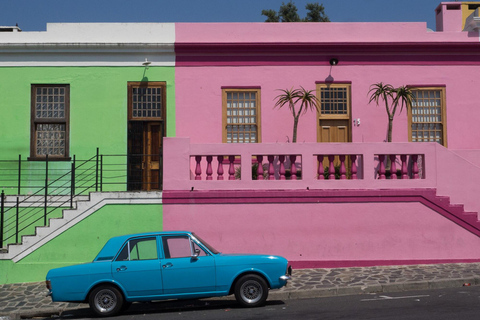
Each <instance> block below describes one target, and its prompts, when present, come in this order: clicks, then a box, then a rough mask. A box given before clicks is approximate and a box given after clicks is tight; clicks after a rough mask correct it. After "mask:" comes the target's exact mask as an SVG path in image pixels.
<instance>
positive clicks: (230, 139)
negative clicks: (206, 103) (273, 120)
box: [222, 89, 260, 143]
mask: <svg viewBox="0 0 480 320" xmlns="http://www.w3.org/2000/svg"><path fill="white" fill-rule="evenodd" d="M222 103H223V125H224V130H223V142H225V143H257V142H260V89H223V102H222Z"/></svg>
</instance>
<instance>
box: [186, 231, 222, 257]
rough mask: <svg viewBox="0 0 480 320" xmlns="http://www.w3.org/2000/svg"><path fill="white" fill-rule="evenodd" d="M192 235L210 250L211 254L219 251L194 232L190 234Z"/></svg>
mask: <svg viewBox="0 0 480 320" xmlns="http://www.w3.org/2000/svg"><path fill="white" fill-rule="evenodd" d="M192 235H193V237H194V238H195V239H197V240H198V241H199V242H200V243H201V244H203V245H204V246H205V247H206V248H207V249H208V250H210V252H211V253H213V254H218V253H220V252H218V251H217V250H215V248H214V247H212V246H211V245H209V244H208V243H207V242H205V241H204V240H203V239H202V238H200V237H199V236H197V235H196V234H195V233H193V234H192Z"/></svg>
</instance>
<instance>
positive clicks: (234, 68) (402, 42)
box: [163, 3, 480, 267]
mask: <svg viewBox="0 0 480 320" xmlns="http://www.w3.org/2000/svg"><path fill="white" fill-rule="evenodd" d="M453 7H455V6H453V5H452V4H450V5H448V3H445V4H441V5H440V6H439V7H438V8H437V12H436V14H437V15H439V17H437V23H438V24H440V25H437V30H439V31H437V32H433V31H430V30H427V28H426V24H425V23H295V24H287V23H283V24H282V23H280V24H267V23H258V24H256V23H254V24H252V23H246V24H237V23H235V24H182V23H180V24H176V29H175V32H176V39H175V54H176V70H175V79H176V80H175V97H176V98H175V101H176V106H175V108H176V137H177V138H167V139H165V141H164V192H163V197H164V198H163V203H164V211H163V213H164V228H165V229H172V230H173V229H190V230H194V231H196V232H198V233H199V234H202V235H203V236H204V237H205V238H208V239H209V240H210V241H211V242H212V244H213V245H214V246H217V247H219V249H220V250H221V251H230V252H231V251H236V252H238V251H242V252H245V251H248V252H254V253H255V252H271V253H273V254H280V255H283V256H285V257H287V258H288V259H289V260H290V261H292V262H293V263H294V265H296V266H297V267H307V266H326V267H334V266H357V265H358V266H360V265H380V264H411V263H436V262H458V261H463V262H468V261H480V249H479V248H480V246H479V244H480V238H479V236H480V225H479V224H478V221H477V220H478V218H477V214H478V212H480V203H479V202H478V200H477V195H478V194H479V191H480V187H478V183H477V181H478V178H480V168H479V166H480V140H479V139H478V137H479V136H480V129H478V128H479V126H478V124H477V122H478V119H480V109H478V108H477V107H476V105H477V103H478V99H479V97H478V89H477V88H478V87H479V84H480V81H479V80H478V74H480V72H479V71H480V37H479V32H478V29H477V28H475V27H473V28H472V27H470V29H469V30H465V31H464V30H463V29H462V26H460V25H459V26H458V27H456V29H455V30H452V28H453V26H456V25H457V24H458V23H457V22H456V21H457V20H459V21H462V19H463V18H462V11H461V10H456V9H455V8H456V7H455V8H453ZM475 14H476V13H475V12H474V13H473V18H472V17H471V19H474V18H475ZM444 26H445V28H444ZM379 82H382V83H389V84H391V85H393V86H394V87H399V86H404V85H405V86H409V87H410V88H412V90H413V91H414V93H415V97H416V100H415V102H414V103H413V104H412V106H410V107H409V108H404V109H403V111H402V112H401V113H397V115H396V116H395V119H394V122H393V143H386V142H385V141H386V139H387V125H388V119H387V113H386V111H385V106H384V105H383V104H382V103H381V104H380V105H379V106H376V105H375V103H369V90H370V88H371V85H372V84H375V83H379ZM292 87H294V88H299V87H304V88H305V89H307V90H312V91H313V92H315V93H316V95H317V97H318V98H319V99H320V101H321V110H320V111H318V112H316V111H307V112H306V113H305V114H304V115H302V116H301V117H300V120H299V127H298V138H297V143H295V144H294V143H292V142H291V140H292V129H293V117H292V114H291V113H290V111H289V110H288V108H287V107H284V108H281V109H278V108H274V105H275V102H276V97H277V96H278V95H279V94H280V93H281V91H279V89H290V88H292ZM260 164H261V165H260ZM252 172H254V173H253V174H252ZM262 178H263V179H262ZM295 178H296V179H295ZM394 178H397V179H394Z"/></svg>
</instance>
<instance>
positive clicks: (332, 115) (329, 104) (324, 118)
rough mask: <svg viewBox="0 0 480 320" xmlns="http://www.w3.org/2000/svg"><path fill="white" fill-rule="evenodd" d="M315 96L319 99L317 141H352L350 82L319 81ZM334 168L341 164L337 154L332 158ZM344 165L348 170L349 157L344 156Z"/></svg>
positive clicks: (325, 166)
mask: <svg viewBox="0 0 480 320" xmlns="http://www.w3.org/2000/svg"><path fill="white" fill-rule="evenodd" d="M317 97H318V99H319V100H320V110H319V112H318V131H317V132H318V139H317V141H318V142H322V143H329V142H330V143H345V142H351V141H352V128H351V123H352V122H351V118H350V114H351V112H350V111H351V98H350V84H348V83H345V84H343V83H321V84H317ZM333 164H334V166H335V170H336V171H338V170H339V166H340V164H341V162H340V158H339V156H338V155H335V158H334V160H333ZM329 165H330V162H329V160H328V157H325V158H324V160H323V166H324V168H328V167H329ZM345 166H346V167H347V172H349V169H348V168H349V167H350V159H349V157H347V158H346V161H345Z"/></svg>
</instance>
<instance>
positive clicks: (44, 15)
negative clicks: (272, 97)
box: [0, 0, 440, 31]
mask: <svg viewBox="0 0 480 320" xmlns="http://www.w3.org/2000/svg"><path fill="white" fill-rule="evenodd" d="M284 2H288V0H286V1H285V0H284ZM308 2H317V1H315V0H313V1H312V0H296V1H294V3H295V4H296V5H297V7H298V8H299V14H300V16H301V17H304V16H305V13H306V11H305V5H306V3H308ZM318 2H319V3H323V5H324V6H325V8H326V13H327V15H328V16H329V17H330V20H331V21H333V22H388V21H392V22H393V21H400V22H402V21H415V22H427V26H428V27H429V28H431V29H435V8H436V7H437V6H438V4H440V0H323V1H318ZM281 4H282V1H281V0H0V25H2V26H12V25H15V24H16V23H18V25H19V27H20V28H21V29H22V30H23V31H44V30H45V29H46V24H47V23H48V22H263V21H265V17H264V16H262V15H261V11H262V9H274V10H276V11H278V9H279V7H280V5H281Z"/></svg>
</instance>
